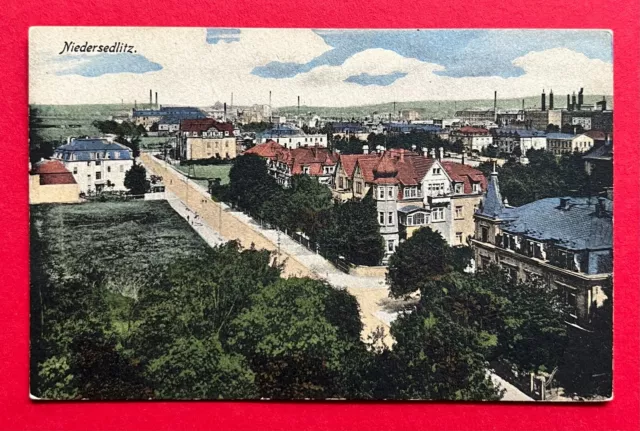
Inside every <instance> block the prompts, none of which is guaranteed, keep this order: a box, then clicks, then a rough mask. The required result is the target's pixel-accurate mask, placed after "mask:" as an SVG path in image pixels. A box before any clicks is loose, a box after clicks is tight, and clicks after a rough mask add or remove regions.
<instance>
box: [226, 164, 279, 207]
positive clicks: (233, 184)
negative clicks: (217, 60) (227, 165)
mask: <svg viewBox="0 0 640 431" xmlns="http://www.w3.org/2000/svg"><path fill="white" fill-rule="evenodd" d="M276 188H278V185H277V184H276V182H275V180H274V179H273V178H272V177H271V176H270V175H269V173H268V172H267V165H266V163H265V162H264V160H263V159H262V158H260V157H258V156H255V155H253V154H248V155H244V156H240V157H237V158H236V159H235V161H234V164H233V166H232V167H231V170H230V171H229V194H228V196H229V199H231V201H232V202H233V203H234V204H236V205H237V206H238V207H240V208H241V209H243V210H246V211H248V212H249V213H250V214H257V212H258V211H259V210H260V208H261V206H262V205H263V204H264V203H265V202H266V201H267V200H269V199H271V192H273V190H275V189H276Z"/></svg>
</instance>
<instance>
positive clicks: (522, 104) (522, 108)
mask: <svg viewBox="0 0 640 431" xmlns="http://www.w3.org/2000/svg"><path fill="white" fill-rule="evenodd" d="M522 110H523V111H524V99H522Z"/></svg>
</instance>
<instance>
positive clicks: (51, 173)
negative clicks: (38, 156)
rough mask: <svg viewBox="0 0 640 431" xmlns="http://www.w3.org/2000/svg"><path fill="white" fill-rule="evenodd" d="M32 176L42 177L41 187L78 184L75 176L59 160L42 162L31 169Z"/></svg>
mask: <svg viewBox="0 0 640 431" xmlns="http://www.w3.org/2000/svg"><path fill="white" fill-rule="evenodd" d="M29 173H30V174H31V175H39V176H40V185H42V186H46V185H60V184H76V180H75V178H73V174H72V173H71V172H70V171H69V170H68V169H67V168H66V167H65V166H64V164H63V163H62V162H61V161H59V160H40V161H39V162H37V163H35V164H34V165H33V166H32V167H31V171H30V172H29Z"/></svg>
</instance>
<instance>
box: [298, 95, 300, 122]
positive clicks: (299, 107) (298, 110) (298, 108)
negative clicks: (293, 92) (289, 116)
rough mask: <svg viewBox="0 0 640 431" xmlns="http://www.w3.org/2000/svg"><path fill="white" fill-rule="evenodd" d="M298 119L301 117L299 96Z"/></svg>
mask: <svg viewBox="0 0 640 431" xmlns="http://www.w3.org/2000/svg"><path fill="white" fill-rule="evenodd" d="M298 117H300V96H298Z"/></svg>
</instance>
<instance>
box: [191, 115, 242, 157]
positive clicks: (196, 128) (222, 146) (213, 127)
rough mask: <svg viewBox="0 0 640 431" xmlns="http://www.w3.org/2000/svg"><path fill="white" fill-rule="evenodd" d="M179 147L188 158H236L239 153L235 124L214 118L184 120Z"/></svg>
mask: <svg viewBox="0 0 640 431" xmlns="http://www.w3.org/2000/svg"><path fill="white" fill-rule="evenodd" d="M179 148H180V150H179V153H180V157H182V158H183V159H186V160H197V159H211V158H216V159H234V158H235V157H236V155H237V153H238V152H237V147H236V138H235V136H234V133H233V124H231V123H221V122H219V121H216V120H214V119H213V118H197V119H187V120H182V122H180V136H179Z"/></svg>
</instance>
